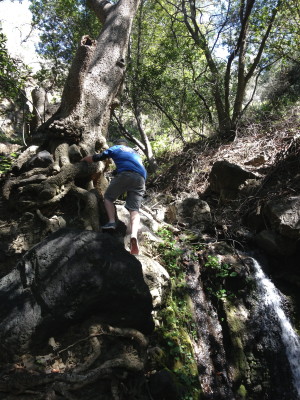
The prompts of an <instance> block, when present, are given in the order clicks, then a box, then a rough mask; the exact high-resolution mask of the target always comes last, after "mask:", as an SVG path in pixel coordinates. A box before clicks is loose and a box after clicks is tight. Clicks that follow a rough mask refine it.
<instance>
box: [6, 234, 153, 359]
mask: <svg viewBox="0 0 300 400" xmlns="http://www.w3.org/2000/svg"><path fill="white" fill-rule="evenodd" d="M0 301H1V310H0V321H1V323H0V343H1V345H0V347H1V351H0V354H1V355H0V361H1V362H2V361H6V362H7V361H10V360H12V359H13V356H14V355H17V354H21V353H23V352H26V351H27V350H29V349H30V348H31V347H32V345H33V343H35V344H36V343H37V342H40V343H41V342H43V341H47V340H48V339H49V337H50V336H53V335H55V334H57V333H59V332H62V331H63V330H66V329H67V328H68V327H69V326H71V325H73V324H75V323H78V322H79V321H84V320H85V319H87V318H89V317H97V320H98V321H99V322H100V323H106V324H110V325H113V326H119V327H124V328H134V329H137V330H139V331H141V332H142V333H145V334H148V333H150V332H151V331H152V330H153V327H154V324H153V320H152V314H151V313H152V299H151V294H150V291H149V288H148V286H147V285H146V283H145V281H144V277H143V272H142V266H141V264H140V262H139V261H138V260H137V259H136V258H135V257H134V256H132V255H131V254H130V253H129V252H127V251H126V250H125V249H124V246H122V244H121V243H119V242H118V241H116V240H115V239H114V237H113V236H111V235H109V234H103V233H97V232H94V231H75V230H68V229H62V230H59V231H57V232H55V233H54V234H52V235H50V236H49V237H48V238H47V239H45V240H44V241H42V242H41V243H39V244H38V245H36V246H35V247H33V248H32V249H31V250H29V251H28V252H27V253H26V254H25V255H24V256H23V258H22V259H21V261H20V262H19V264H18V266H17V267H16V268H15V269H14V270H13V271H12V272H11V273H10V274H8V275H6V276H5V277H3V278H2V279H1V281H0Z"/></svg>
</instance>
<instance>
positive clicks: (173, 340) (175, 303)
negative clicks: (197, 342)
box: [156, 228, 200, 400]
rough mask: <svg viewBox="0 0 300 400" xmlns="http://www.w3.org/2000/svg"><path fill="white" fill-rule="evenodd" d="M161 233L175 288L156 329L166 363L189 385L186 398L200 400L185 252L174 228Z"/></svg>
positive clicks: (164, 260)
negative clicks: (186, 279)
mask: <svg viewBox="0 0 300 400" xmlns="http://www.w3.org/2000/svg"><path fill="white" fill-rule="evenodd" d="M158 234H159V236H160V237H161V238H162V239H163V243H162V244H160V245H159V248H158V251H159V254H160V257H161V262H162V264H163V265H164V266H165V268H166V269H167V271H168V272H169V274H170V277H171V281H172V291H171V294H170V296H169V298H168V300H167V304H166V307H165V308H164V309H162V310H161V311H160V312H159V319H160V320H161V324H160V327H159V328H157V329H156V333H157V335H158V336H159V340H160V344H161V346H162V347H163V348H164V350H165V353H166V354H167V359H165V360H164V365H162V366H164V367H167V368H168V369H170V370H172V371H173V372H175V374H176V376H177V378H178V381H179V382H180V384H181V385H183V386H184V387H185V388H186V394H185V396H184V397H183V399H185V400H190V399H191V400H193V399H194V400H196V399H198V398H199V391H200V388H199V381H198V373H197V365H196V362H195V359H194V355H193V346H192V342H191V338H196V336H197V333H196V325H195V322H194V319H193V315H192V312H191V308H190V305H189V297H188V294H187V290H186V281H185V273H184V268H183V264H182V262H181V256H182V253H183V251H182V250H181V249H180V248H179V246H178V244H177V240H176V237H175V236H174V234H173V233H172V232H171V231H170V230H168V229H166V228H162V229H160V230H159V232H158Z"/></svg>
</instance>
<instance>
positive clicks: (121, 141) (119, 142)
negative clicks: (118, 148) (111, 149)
mask: <svg viewBox="0 0 300 400" xmlns="http://www.w3.org/2000/svg"><path fill="white" fill-rule="evenodd" d="M114 144H116V145H123V146H128V142H127V140H126V139H124V138H121V139H117V140H115V141H114Z"/></svg>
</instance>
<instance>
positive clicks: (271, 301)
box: [252, 259, 300, 398]
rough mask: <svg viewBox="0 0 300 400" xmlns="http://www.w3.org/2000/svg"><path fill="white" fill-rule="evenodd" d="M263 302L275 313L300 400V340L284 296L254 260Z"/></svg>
mask: <svg viewBox="0 0 300 400" xmlns="http://www.w3.org/2000/svg"><path fill="white" fill-rule="evenodd" d="M252 262H253V267H254V270H255V278H256V281H257V286H258V292H259V294H260V296H261V301H262V302H263V303H264V305H265V306H266V307H269V309H271V310H273V311H274V314H275V315H276V317H277V320H278V324H279V326H280V328H281V338H282V342H283V344H284V346H285V351H286V355H287V358H288V361H289V364H290V367H291V371H292V374H293V381H294V386H295V390H296V392H297V393H298V396H299V398H300V338H299V336H298V335H297V334H296V332H295V331H294V329H293V327H292V325H291V323H290V321H289V319H288V318H287V316H286V315H285V312H284V310H283V307H282V296H281V294H280V292H279V291H278V290H277V289H276V287H275V286H274V284H273V283H272V282H271V281H270V279H268V278H267V277H266V275H265V274H264V272H263V270H262V268H261V266H260V265H259V263H258V262H257V261H256V260H254V259H252Z"/></svg>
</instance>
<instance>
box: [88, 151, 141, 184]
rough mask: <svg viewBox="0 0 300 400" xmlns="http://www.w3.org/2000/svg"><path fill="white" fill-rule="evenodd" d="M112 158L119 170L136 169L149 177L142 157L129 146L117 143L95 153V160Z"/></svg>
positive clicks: (135, 170)
mask: <svg viewBox="0 0 300 400" xmlns="http://www.w3.org/2000/svg"><path fill="white" fill-rule="evenodd" d="M106 158H112V159H113V160H114V163H115V164H116V167H117V172H118V173H119V172H122V171H134V172H137V173H138V174H140V175H142V176H143V177H144V178H145V179H146V178H147V171H146V169H145V167H144V165H143V163H142V159H141V157H140V156H139V155H138V154H137V153H136V152H135V151H134V150H133V149H132V148H131V147H128V146H123V145H117V146H113V147H110V148H109V149H107V150H104V151H103V153H101V154H94V155H93V161H101V160H105V159H106Z"/></svg>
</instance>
